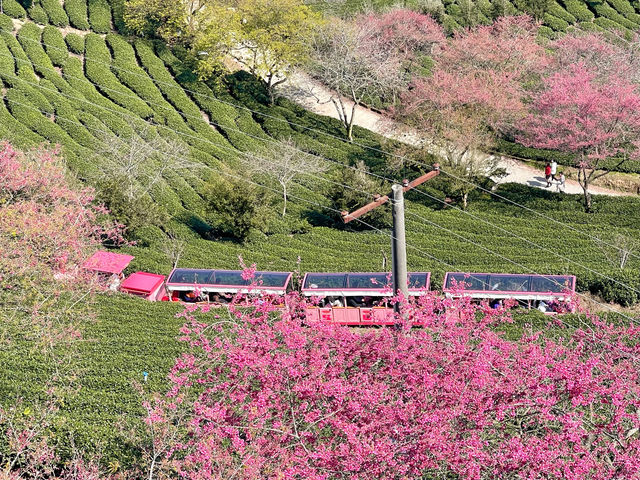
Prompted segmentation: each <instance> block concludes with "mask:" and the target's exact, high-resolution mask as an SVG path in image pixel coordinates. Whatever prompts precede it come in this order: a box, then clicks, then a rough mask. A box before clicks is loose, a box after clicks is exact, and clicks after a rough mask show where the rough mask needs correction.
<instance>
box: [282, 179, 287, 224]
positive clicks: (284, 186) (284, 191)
mask: <svg viewBox="0 0 640 480" xmlns="http://www.w3.org/2000/svg"><path fill="white" fill-rule="evenodd" d="M282 200H283V201H284V204H283V206H282V216H283V217H284V216H285V215H286V214H287V184H286V183H283V184H282Z"/></svg>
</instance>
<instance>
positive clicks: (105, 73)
mask: <svg viewBox="0 0 640 480" xmlns="http://www.w3.org/2000/svg"><path fill="white" fill-rule="evenodd" d="M110 63H111V54H110V53H109V49H108V48H107V45H106V43H105V41H104V40H103V39H102V38H100V36H99V35H96V34H94V33H90V34H89V35H87V36H86V38H85V71H86V75H87V78H88V79H89V80H90V81H91V82H93V83H94V84H96V86H97V87H98V88H100V89H101V90H102V91H103V92H104V95H105V96H107V97H108V98H110V99H111V100H113V101H114V102H115V103H117V104H118V105H120V106H121V107H123V108H125V109H127V110H130V111H131V112H133V113H134V114H136V115H138V116H140V117H142V118H151V117H153V115H154V112H153V110H152V109H151V108H150V107H149V105H147V104H146V103H145V102H143V101H142V100H141V99H140V98H139V97H138V96H137V95H136V94H135V93H133V92H132V91H131V90H129V89H128V88H127V87H125V86H124V85H122V83H120V81H119V80H118V78H117V77H116V76H115V75H114V74H113V72H112V71H111V69H110V68H109V64H110Z"/></svg>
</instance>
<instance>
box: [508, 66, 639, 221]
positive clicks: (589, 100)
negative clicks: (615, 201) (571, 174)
mask: <svg viewBox="0 0 640 480" xmlns="http://www.w3.org/2000/svg"><path fill="white" fill-rule="evenodd" d="M604 58H607V56H606V55H605V56H604ZM626 68H627V66H626V65H617V64H615V63H613V64H609V62H607V64H606V68H603V69H600V70H596V69H595V68H594V66H593V65H592V66H587V65H586V64H585V63H584V62H579V63H569V64H567V65H561V66H560V68H559V69H558V71H557V72H556V73H553V74H552V75H551V76H549V77H548V78H547V79H545V82H544V89H542V90H541V91H540V92H539V93H538V94H537V95H536V96H535V97H534V100H533V105H532V111H531V113H530V115H529V116H528V117H527V119H526V121H524V122H523V123H522V125H521V127H522V133H521V134H520V136H519V141H520V142H522V143H523V144H525V145H529V146H535V147H541V148H549V149H555V150H560V151H563V152H568V153H573V154H575V158H576V167H577V168H578V181H579V183H580V186H581V187H582V190H583V195H584V207H585V210H586V211H587V212H589V211H591V208H592V198H591V192H590V191H589V187H590V186H591V184H592V182H593V181H594V180H596V179H598V178H600V177H602V176H603V175H606V174H607V173H609V169H608V168H605V166H604V165H603V161H604V160H605V159H607V158H608V157H617V158H619V162H618V164H617V165H616V166H615V167H614V168H613V169H614V170H615V169H616V168H618V167H620V166H621V165H622V164H623V163H624V162H625V161H627V160H629V159H635V158H638V156H639V155H640V151H639V148H638V147H639V146H640V143H639V142H640V94H639V92H638V86H637V85H635V84H633V83H632V82H631V81H630V80H628V79H627V78H626V77H624V76H622V75H620V74H619V73H620V72H621V71H624V70H625V69H626Z"/></svg>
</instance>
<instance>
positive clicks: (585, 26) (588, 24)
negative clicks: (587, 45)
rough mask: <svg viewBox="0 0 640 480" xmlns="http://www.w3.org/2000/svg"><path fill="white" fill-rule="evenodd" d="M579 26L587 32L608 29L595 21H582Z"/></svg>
mask: <svg viewBox="0 0 640 480" xmlns="http://www.w3.org/2000/svg"><path fill="white" fill-rule="evenodd" d="M578 26H579V27H580V29H581V30H584V31H585V32H605V31H606V30H605V29H604V28H602V27H601V26H599V25H596V24H595V23H593V22H580V23H578Z"/></svg>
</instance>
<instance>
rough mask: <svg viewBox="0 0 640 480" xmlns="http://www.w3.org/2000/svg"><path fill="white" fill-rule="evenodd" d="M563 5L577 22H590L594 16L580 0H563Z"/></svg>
mask: <svg viewBox="0 0 640 480" xmlns="http://www.w3.org/2000/svg"><path fill="white" fill-rule="evenodd" d="M564 6H565V8H566V9H567V12H569V13H570V14H571V15H573V16H574V17H575V18H576V19H577V20H578V21H579V22H590V21H592V20H593V18H594V15H593V12H592V11H591V10H589V8H588V7H587V6H586V4H585V3H583V2H581V1H580V0H564Z"/></svg>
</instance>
